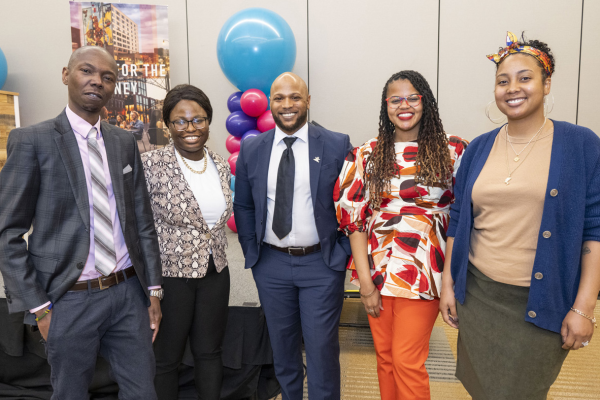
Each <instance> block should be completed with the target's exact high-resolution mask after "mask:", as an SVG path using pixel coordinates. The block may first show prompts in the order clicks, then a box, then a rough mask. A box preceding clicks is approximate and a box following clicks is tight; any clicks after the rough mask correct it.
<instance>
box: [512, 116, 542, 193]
mask: <svg viewBox="0 0 600 400" xmlns="http://www.w3.org/2000/svg"><path fill="white" fill-rule="evenodd" d="M544 123H545V121H544ZM505 132H506V138H505V139H506V170H507V171H508V177H507V178H506V179H505V180H504V183H505V184H506V185H507V186H508V184H509V183H510V180H511V179H512V176H511V175H512V174H513V173H514V172H515V171H516V170H517V169H518V168H519V167H520V166H521V165H523V164H524V163H525V159H527V157H528V156H529V155H530V154H531V152H532V151H533V146H535V143H536V142H533V146H531V149H530V150H529V152H528V153H527V154H525V157H523V162H522V163H521V164H519V165H517V166H516V167H515V169H513V170H512V171H511V170H510V165H509V162H508V143H509V141H508V125H506V128H505ZM538 133H539V131H538ZM530 143H531V141H530ZM521 153H522V151H521ZM521 153H519V154H521ZM517 158H518V157H517ZM515 161H518V160H515Z"/></svg>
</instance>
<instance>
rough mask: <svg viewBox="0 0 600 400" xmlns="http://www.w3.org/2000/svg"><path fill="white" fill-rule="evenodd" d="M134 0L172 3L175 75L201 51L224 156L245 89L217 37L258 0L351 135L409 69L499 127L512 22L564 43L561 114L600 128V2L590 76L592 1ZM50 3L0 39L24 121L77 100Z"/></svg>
mask: <svg viewBox="0 0 600 400" xmlns="http://www.w3.org/2000/svg"><path fill="white" fill-rule="evenodd" d="M124 2H130V3H146V4H148V3H150V4H161V5H167V6H169V37H170V39H169V45H170V54H171V68H172V70H171V80H172V81H171V83H172V85H176V84H179V83H185V82H188V54H189V65H190V71H189V77H190V79H191V83H192V84H195V85H197V86H199V87H201V88H202V89H204V90H205V91H206V92H207V94H208V95H209V97H210V99H211V102H212V104H213V107H214V110H215V115H214V120H213V124H212V126H211V139H210V142H209V145H210V146H211V147H212V148H214V149H215V150H217V151H218V152H219V153H221V154H222V155H224V156H228V155H229V154H228V153H227V151H226V150H225V146H224V142H225V138H226V137H227V131H226V130H225V118H226V117H227V115H228V114H229V111H228V110H227V107H226V100H227V97H228V96H229V95H230V94H231V93H232V92H234V91H235V88H234V87H233V86H232V85H231V84H230V83H229V82H228V81H227V79H226V78H225V76H224V75H223V73H222V72H221V70H220V68H219V65H218V62H217V57H216V39H217V36H218V34H219V30H220V28H221V26H222V25H223V23H224V22H225V21H226V20H227V18H229V17H230V16H231V15H232V14H234V13H235V12H237V11H239V10H241V9H243V8H246V7H265V8H269V9H271V10H273V11H275V12H277V13H279V14H280V15H281V16H282V17H283V18H285V19H286V21H287V22H288V23H289V24H290V26H291V27H292V30H293V31H294V35H295V37H296V42H297V57H296V65H295V67H294V71H295V72H296V73H298V74H299V75H300V76H302V77H303V78H305V79H306V80H307V81H308V82H309V85H310V91H311V94H312V109H311V118H312V119H314V120H316V121H317V122H319V123H321V124H322V125H324V126H326V127H328V128H330V129H332V130H338V131H342V132H346V133H348V134H350V136H351V139H352V142H353V143H354V144H355V145H359V144H360V143H362V142H364V141H365V140H366V139H367V138H369V137H372V136H375V135H376V133H377V124H378V118H379V107H380V104H379V102H380V96H381V90H382V87H383V84H384V83H385V81H386V80H387V79H388V78H389V76H390V75H391V74H392V73H394V72H397V71H400V70H402V69H416V70H418V71H420V72H421V73H423V75H425V77H426V78H427V80H428V81H429V83H430V85H431V87H432V89H433V90H434V93H435V92H438V100H439V104H440V110H441V115H442V119H443V122H444V126H445V127H446V129H447V131H448V132H450V133H453V134H457V135H461V136H463V137H465V138H468V139H472V138H474V137H475V136H477V135H479V134H481V133H484V132H486V131H488V130H490V129H492V128H493V127H494V126H495V125H494V124H492V123H491V122H489V121H488V120H487V118H486V117H485V114H484V109H485V106H486V104H487V103H488V102H489V101H490V100H492V91H493V75H494V71H495V69H494V65H493V64H492V63H491V62H490V61H488V60H487V59H486V58H485V55H486V54H487V53H490V52H494V51H496V50H497V48H498V47H499V46H500V45H502V44H503V41H504V35H505V31H506V30H507V29H509V30H512V31H513V32H515V33H520V32H521V31H522V30H525V31H526V34H527V36H528V37H530V38H539V39H541V40H544V41H547V42H548V43H549V44H550V46H551V47H552V49H553V52H554V54H555V56H556V60H557V71H556V74H555V75H554V76H553V85H552V93H553V94H554V97H555V102H556V104H555V107H554V111H553V112H552V114H551V115H550V116H551V117H552V118H555V119H559V120H566V121H570V122H576V120H577V117H579V121H578V122H579V123H580V124H582V125H587V126H589V127H591V128H593V129H595V130H596V131H597V132H598V133H600V122H598V120H597V119H596V118H594V116H595V115H594V113H595V111H596V110H595V108H596V97H597V96H596V94H597V93H599V92H600V80H598V79H597V78H596V77H595V75H596V71H595V69H596V68H597V65H598V62H600V59H599V57H600V56H599V55H598V52H597V49H596V47H597V45H598V43H600V28H598V26H597V24H596V19H597V18H596V17H597V16H598V15H600V2H598V1H586V2H585V15H584V24H583V43H582V46H583V52H582V57H581V60H582V63H581V76H580V75H579V48H580V46H579V45H580V35H581V15H582V0H573V1H564V0H503V1H489V0H488V1H480V0H440V1H438V0H422V1H409V0H378V1H376V2H365V1H364V0H346V1H341V0H328V1H322V0H321V1H317V0H295V1H289V0H285V1H284V0H252V1H248V0H222V1H219V2H214V1H208V0H187V1H186V0H124ZM47 3H48V2H47V1H42V0H28V1H12V2H10V3H8V4H4V5H3V15H5V16H7V15H12V16H19V15H27V19H25V20H24V19H22V18H16V17H15V18H4V19H3V22H2V24H0V47H1V48H2V49H3V51H4V53H5V54H6V57H7V59H8V63H9V76H8V79H7V83H6V85H5V86H4V90H9V91H16V92H20V94H21V96H20V100H21V122H22V125H24V126H27V125H31V124H34V123H37V122H39V121H42V120H45V119H48V118H52V117H54V116H56V115H57V114H58V113H59V112H60V111H61V109H62V108H63V107H64V105H65V104H66V101H67V92H66V88H65V87H64V86H63V85H62V83H61V80H60V73H61V69H62V67H63V66H64V65H65V64H66V63H67V60H68V58H69V55H70V53H71V48H70V31H69V29H68V27H69V3H68V1H66V0H62V1H54V2H52V6H51V7H50V6H48V4H47ZM438 4H441V8H440V9H439V10H438ZM186 7H187V14H186ZM31 10H44V12H31ZM186 16H187V19H188V21H186ZM49 21H52V23H49ZM438 21H439V26H440V31H439V32H438ZM188 26H189V28H188ZM559 28H560V29H559ZM438 34H439V70H438ZM188 37H189V46H188ZM188 50H189V51H188ZM438 73H439V85H438ZM309 78H310V79H309ZM579 78H581V83H580V91H579V115H577V94H578V81H579ZM438 86H439V87H438Z"/></svg>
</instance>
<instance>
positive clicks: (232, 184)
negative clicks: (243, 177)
mask: <svg viewBox="0 0 600 400" xmlns="http://www.w3.org/2000/svg"><path fill="white" fill-rule="evenodd" d="M230 188H231V190H233V191H235V175H231V185H230Z"/></svg>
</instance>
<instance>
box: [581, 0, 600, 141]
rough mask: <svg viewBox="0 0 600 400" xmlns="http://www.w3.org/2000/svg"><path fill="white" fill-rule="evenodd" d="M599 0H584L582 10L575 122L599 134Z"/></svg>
mask: <svg viewBox="0 0 600 400" xmlns="http://www.w3.org/2000/svg"><path fill="white" fill-rule="evenodd" d="M598 17H600V1H597V0H596V1H589V0H588V1H586V2H585V4H584V10H583V35H582V37H583V39H582V45H581V72H580V75H579V79H580V84H579V113H578V118H577V123H578V124H579V125H583V126H587V127H588V128H590V129H592V130H593V131H594V132H596V134H599V135H600V118H598V117H599V115H598V112H599V111H600V79H599V74H598V70H599V66H600V52H599V51H598V50H599V49H600V25H599V24H598Z"/></svg>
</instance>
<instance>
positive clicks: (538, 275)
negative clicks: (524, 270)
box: [534, 272, 544, 281]
mask: <svg viewBox="0 0 600 400" xmlns="http://www.w3.org/2000/svg"><path fill="white" fill-rule="evenodd" d="M534 276H535V279H537V280H538V281H539V280H540V279H542V278H543V277H544V274H542V273H541V272H536V273H535V275H534Z"/></svg>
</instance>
